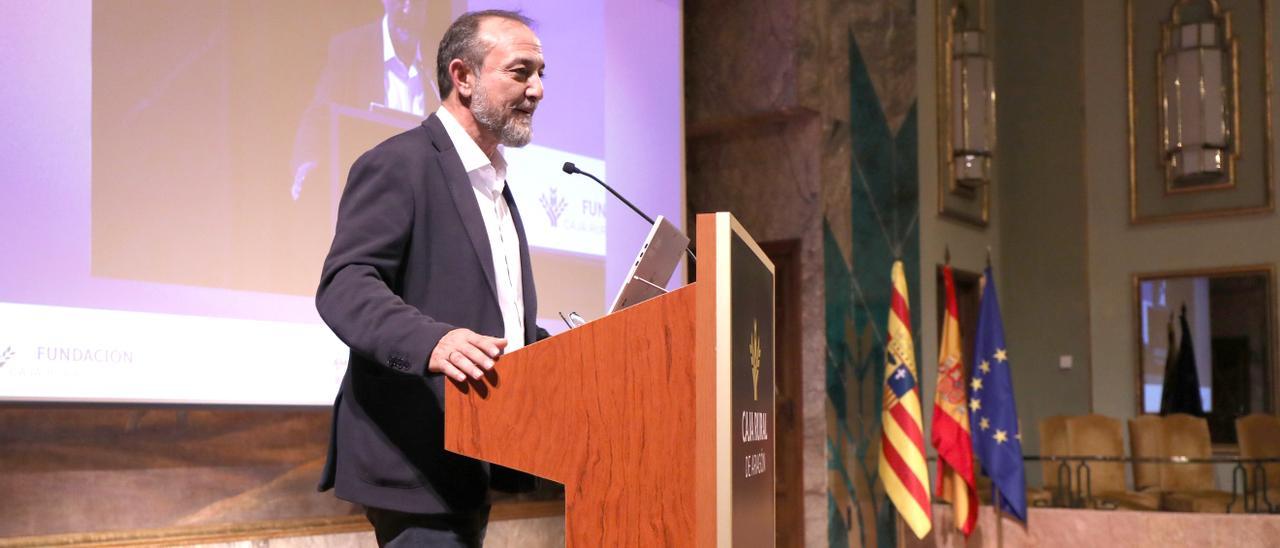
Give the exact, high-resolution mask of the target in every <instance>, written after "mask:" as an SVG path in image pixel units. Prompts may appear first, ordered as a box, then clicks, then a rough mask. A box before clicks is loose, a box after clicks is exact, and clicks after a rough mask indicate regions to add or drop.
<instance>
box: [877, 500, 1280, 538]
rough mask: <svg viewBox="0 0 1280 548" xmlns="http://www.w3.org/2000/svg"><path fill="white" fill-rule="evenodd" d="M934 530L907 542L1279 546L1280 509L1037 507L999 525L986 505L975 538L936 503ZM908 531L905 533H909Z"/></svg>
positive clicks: (980, 514)
mask: <svg viewBox="0 0 1280 548" xmlns="http://www.w3.org/2000/svg"><path fill="white" fill-rule="evenodd" d="M933 511H934V514H933V515H934V530H933V532H931V533H930V534H929V535H928V536H926V537H925V538H924V540H917V539H916V538H915V537H914V536H912V535H911V533H910V532H909V531H904V530H902V529H900V532H899V535H900V536H901V538H902V542H901V546H904V547H912V548H914V547H924V546H938V547H953V546H954V547H959V546H965V547H978V546H981V547H996V546H1001V547H1003V548H1017V547H1022V546H1035V547H1041V546H1046V547H1048V546H1108V547H1115V548H1120V547H1129V546H1134V547H1138V546H1196V547H1204V548H1209V547H1218V546H1221V547H1232V548H1234V547H1238V546H1275V545H1276V542H1277V541H1278V540H1277V539H1280V515H1265V514H1187V513H1180V512H1135V511H1127V510H1075V509H1066V508H1031V509H1029V510H1028V516H1027V525H1026V526H1025V527H1024V526H1023V525H1022V524H1021V523H1018V522H1017V521H1014V520H1013V519H1011V518H1009V517H1007V516H1006V517H1004V518H1003V520H1002V522H1001V523H1000V527H999V529H997V526H996V516H995V512H994V511H992V509H991V507H990V506H983V507H982V508H981V510H980V511H979V513H978V526H977V528H976V529H974V532H973V535H972V536H970V538H969V539H967V541H966V539H965V538H964V535H962V534H960V532H959V531H957V530H956V529H955V526H954V525H953V523H954V522H953V518H952V513H951V507H950V506H946V505H935V506H934V508H933ZM904 533H905V534H904Z"/></svg>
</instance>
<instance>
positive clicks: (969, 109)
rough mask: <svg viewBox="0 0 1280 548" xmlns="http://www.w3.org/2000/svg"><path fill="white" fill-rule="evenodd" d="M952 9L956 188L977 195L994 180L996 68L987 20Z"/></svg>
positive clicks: (953, 179)
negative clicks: (984, 24)
mask: <svg viewBox="0 0 1280 548" xmlns="http://www.w3.org/2000/svg"><path fill="white" fill-rule="evenodd" d="M974 19H975V23H976V24H974V25H972V26H971V25H970V18H969V17H968V11H967V10H966V9H965V8H964V6H963V5H956V6H955V8H953V9H952V10H951V21H950V23H951V166H952V169H951V183H952V184H951V186H952V190H961V191H963V192H968V193H972V192H973V190H974V189H976V188H977V187H979V186H982V185H985V184H987V183H989V182H990V181H991V178H992V177H991V175H992V173H991V171H992V163H991V162H992V158H993V157H994V156H995V144H996V90H995V79H994V78H993V71H992V68H993V63H992V60H991V55H990V54H989V53H988V49H987V43H986V40H987V35H986V32H985V31H984V29H983V28H982V25H981V18H980V17H979V18H974Z"/></svg>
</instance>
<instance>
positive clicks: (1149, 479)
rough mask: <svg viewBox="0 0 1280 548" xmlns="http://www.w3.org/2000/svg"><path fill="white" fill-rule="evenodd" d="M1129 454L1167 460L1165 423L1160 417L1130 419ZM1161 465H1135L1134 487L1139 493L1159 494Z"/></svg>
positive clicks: (1146, 416) (1137, 463)
mask: <svg viewBox="0 0 1280 548" xmlns="http://www.w3.org/2000/svg"><path fill="white" fill-rule="evenodd" d="M1129 454H1130V455H1133V456H1134V458H1165V456H1166V453H1165V450H1164V421H1163V420H1161V419H1160V416H1159V415H1142V416H1140V417H1135V418H1132V419H1129ZM1160 468H1161V466H1160V464H1157V463H1154V462H1134V463H1133V487H1134V488H1135V489H1137V490H1138V491H1139V492H1153V493H1159V492H1160V491H1161V490H1162V489H1161V487H1160Z"/></svg>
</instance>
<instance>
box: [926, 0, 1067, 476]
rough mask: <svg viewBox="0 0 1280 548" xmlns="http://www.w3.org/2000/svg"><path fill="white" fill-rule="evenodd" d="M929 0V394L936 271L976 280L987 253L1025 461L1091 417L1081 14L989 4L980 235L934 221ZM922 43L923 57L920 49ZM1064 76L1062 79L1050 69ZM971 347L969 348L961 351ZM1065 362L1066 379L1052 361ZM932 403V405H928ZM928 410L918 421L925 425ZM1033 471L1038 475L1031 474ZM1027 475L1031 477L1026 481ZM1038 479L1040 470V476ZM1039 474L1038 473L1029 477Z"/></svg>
mask: <svg viewBox="0 0 1280 548" xmlns="http://www.w3.org/2000/svg"><path fill="white" fill-rule="evenodd" d="M935 7H936V0H918V1H917V8H918V10H919V13H920V20H921V21H922V22H925V21H928V22H929V23H928V24H921V25H920V28H919V32H918V34H919V40H920V44H921V46H920V48H919V49H918V52H919V53H918V54H919V56H920V57H919V59H920V64H919V69H918V78H919V82H920V96H919V97H920V197H921V199H920V248H921V261H920V262H921V278H922V279H921V280H920V282H921V295H920V298H919V301H918V302H919V305H918V306H920V307H921V310H922V311H923V312H924V314H923V315H922V320H923V321H922V328H921V332H922V333H921V334H920V340H921V345H922V346H921V348H922V356H921V359H920V363H922V364H924V365H925V367H924V368H923V369H924V379H925V381H924V382H925V387H926V389H927V390H933V387H934V386H936V385H935V382H936V378H937V366H936V364H937V351H938V337H937V329H938V327H937V320H936V317H935V315H934V310H935V308H936V306H937V302H936V301H937V298H938V297H937V292H938V288H937V287H936V285H937V284H936V281H935V279H934V276H933V268H935V267H936V265H937V264H938V263H940V262H941V261H942V257H943V253H944V248H945V247H947V246H949V247H950V249H951V257H952V265H953V266H954V267H956V268H959V269H964V270H968V271H972V272H981V271H982V270H983V267H984V266H985V265H984V263H985V259H986V251H987V248H988V246H989V247H990V249H991V252H992V264H993V265H994V266H995V276H996V280H997V288H998V290H999V296H1000V305H1001V308H1002V313H1003V317H1004V325H1005V334H1006V340H1007V342H1008V344H1009V347H1010V349H1009V351H1010V356H1011V358H1012V363H1013V367H1014V369H1013V379H1014V385H1015V390H1016V394H1017V403H1018V414H1019V418H1020V420H1021V422H1022V426H1023V448H1024V449H1023V450H1024V452H1025V453H1027V454H1038V453H1039V445H1038V444H1039V441H1038V440H1039V436H1038V435H1037V430H1036V428H1037V427H1036V423H1037V421H1038V420H1039V419H1040V418H1043V417H1047V416H1050V415H1057V414H1083V413H1087V412H1088V410H1089V397H1090V383H1089V374H1090V365H1091V364H1090V362H1091V361H1092V360H1091V355H1092V352H1091V349H1090V339H1089V327H1090V321H1089V320H1090V318H1089V309H1088V303H1089V279H1088V275H1087V274H1088V272H1087V268H1086V263H1087V261H1086V257H1087V242H1086V231H1085V226H1086V224H1087V222H1086V221H1087V200H1086V193H1085V185H1084V172H1085V168H1084V166H1083V164H1082V159H1083V157H1084V149H1085V143H1084V130H1085V128H1084V123H1083V117H1082V115H1081V110H1082V109H1083V103H1084V97H1083V91H1084V90H1083V82H1082V74H1081V66H1080V65H1081V62H1080V57H1079V52H1080V51H1081V50H1082V45H1081V41H1082V39H1083V37H1082V26H1083V17H1082V6H1081V5H1080V3H1079V2H1013V1H1005V2H1000V1H998V0H988V3H987V7H988V12H989V13H988V17H987V20H988V29H989V31H990V32H993V33H994V40H995V43H996V46H995V57H996V68H995V70H996V85H997V89H998V91H999V95H998V98H997V101H998V107H997V108H998V118H997V131H998V133H997V138H998V146H997V151H996V154H997V157H998V159H997V165H998V172H997V178H996V181H995V183H994V184H993V185H992V188H991V191H992V196H991V220H990V223H989V225H988V226H987V228H985V229H981V228H976V227H974V226H973V225H969V224H966V223H962V222H958V221H953V220H951V219H949V218H946V217H942V216H940V215H938V213H937V201H936V200H937V189H938V184H939V174H938V153H937V114H936V112H937V98H936V94H937V82H936V80H937V76H936V74H935V70H936V67H937V59H936V52H935V46H934V43H935V37H934V35H935V33H936V29H935V26H934V25H933V21H934V16H935ZM926 44H927V47H926ZM1047 66H1059V67H1061V68H1060V70H1045V68H1044V67H1047ZM965 344H966V345H968V344H972V341H965ZM1063 355H1069V356H1071V357H1072V360H1073V363H1074V365H1073V367H1072V368H1071V369H1070V370H1060V369H1059V367H1058V362H1059V357H1060V356H1063ZM926 401H932V394H928V395H926ZM930 414H931V413H930V411H929V410H926V413H925V415H926V416H928V415H930ZM1032 468H1034V467H1032ZM1032 468H1029V469H1028V470H1029V471H1032V472H1034V471H1033V470H1032ZM1035 470H1038V468H1037V469H1035ZM1033 475H1034V473H1033Z"/></svg>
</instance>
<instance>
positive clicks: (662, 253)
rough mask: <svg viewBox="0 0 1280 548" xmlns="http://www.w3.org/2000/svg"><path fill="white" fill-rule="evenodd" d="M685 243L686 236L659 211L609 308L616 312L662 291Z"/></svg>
mask: <svg viewBox="0 0 1280 548" xmlns="http://www.w3.org/2000/svg"><path fill="white" fill-rule="evenodd" d="M688 247H689V237H688V236H685V235H684V233H683V232H680V229H678V228H676V225H673V224H671V221H668V220H667V219H666V218H665V217H663V216H662V215H659V216H658V219H657V220H656V221H654V222H653V228H651V229H649V236H648V237H647V238H645V239H644V245H642V246H640V252H639V253H637V254H636V260H635V261H634V262H632V263H631V269H630V270H629V271H628V272H627V277H626V278H625V279H624V280H623V282H622V289H620V290H619V291H618V296H617V297H616V298H615V299H614V300H613V306H611V307H609V312H610V313H613V312H617V311H619V310H622V309H624V308H626V307H628V306H631V305H633V304H636V303H641V302H644V301H647V300H649V299H652V298H654V297H657V296H658V295H662V294H663V293H666V292H667V290H666V287H667V282H668V281H670V280H671V274H672V273H674V272H675V271H676V265H678V264H680V259H681V258H682V257H684V252H685V249H687V248H688Z"/></svg>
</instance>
